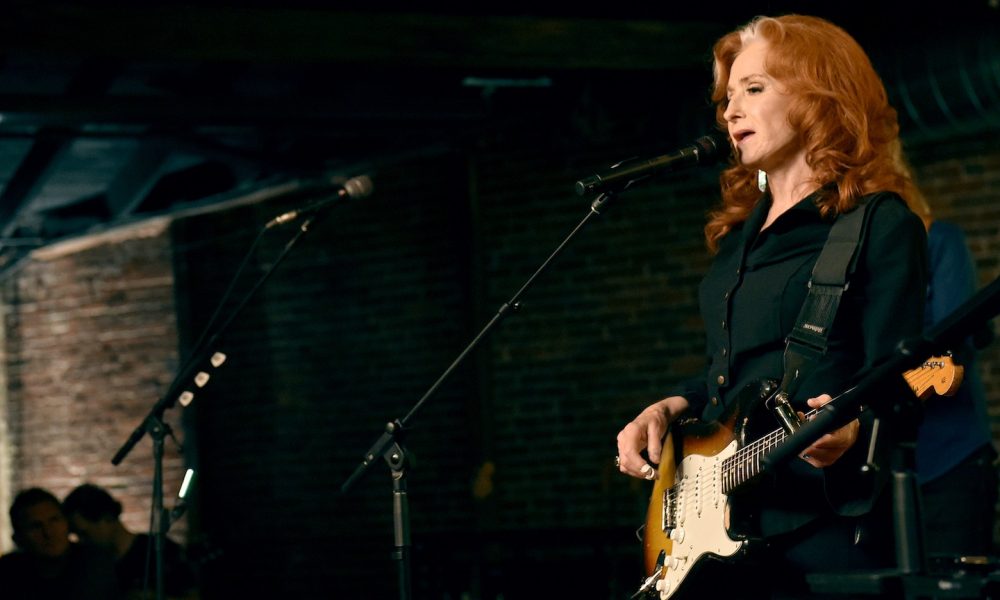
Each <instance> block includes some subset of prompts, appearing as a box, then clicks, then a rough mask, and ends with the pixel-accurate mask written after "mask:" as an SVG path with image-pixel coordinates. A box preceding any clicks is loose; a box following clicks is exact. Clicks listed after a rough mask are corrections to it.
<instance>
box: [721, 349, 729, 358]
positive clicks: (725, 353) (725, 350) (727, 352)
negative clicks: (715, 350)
mask: <svg viewBox="0 0 1000 600" xmlns="http://www.w3.org/2000/svg"><path fill="white" fill-rule="evenodd" d="M727 354H729V350H728V349H726V348H723V349H722V355H723V356H726V355H727Z"/></svg>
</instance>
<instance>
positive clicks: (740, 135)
mask: <svg viewBox="0 0 1000 600" xmlns="http://www.w3.org/2000/svg"><path fill="white" fill-rule="evenodd" d="M753 133H754V132H752V131H750V130H744V131H737V132H736V133H734V134H733V139H734V140H735V141H736V143H737V144H739V143H740V142H742V141H743V140H745V139H747V138H748V137H750V136H751V135H753Z"/></svg>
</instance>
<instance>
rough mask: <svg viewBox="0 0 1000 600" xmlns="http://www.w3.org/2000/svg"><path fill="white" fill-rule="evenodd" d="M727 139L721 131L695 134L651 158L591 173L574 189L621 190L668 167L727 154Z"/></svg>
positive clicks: (594, 191) (672, 168)
mask: <svg viewBox="0 0 1000 600" xmlns="http://www.w3.org/2000/svg"><path fill="white" fill-rule="evenodd" d="M728 150H729V140H728V139H727V137H726V136H725V135H724V134H722V133H713V134H711V135H706V136H702V137H700V138H698V139H697V140H695V141H694V144H691V145H690V146H685V147H684V148H681V149H680V150H678V151H676V152H673V153H671V154H664V155H662V156H655V157H653V158H647V159H639V158H633V159H629V160H625V161H622V162H620V163H618V164H616V165H612V166H611V167H610V168H608V169H607V170H605V171H601V172H600V173H597V174H595V175H591V176H590V177H585V178H583V179H581V180H579V181H577V182H576V193H577V194H578V195H580V196H586V195H589V194H597V193H600V192H620V191H622V190H624V189H626V188H628V187H629V186H630V185H632V184H635V183H639V182H642V181H645V180H647V179H650V178H651V177H654V176H656V175H659V174H661V173H667V172H670V171H677V170H680V169H684V168H687V167H693V166H695V165H709V164H712V163H714V162H715V161H716V160H719V159H721V158H724V157H725V156H727V155H728Z"/></svg>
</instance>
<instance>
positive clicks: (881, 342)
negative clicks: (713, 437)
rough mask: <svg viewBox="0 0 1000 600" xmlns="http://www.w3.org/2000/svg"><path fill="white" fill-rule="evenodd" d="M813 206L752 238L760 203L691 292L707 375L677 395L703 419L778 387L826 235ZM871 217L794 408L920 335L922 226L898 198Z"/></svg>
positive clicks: (763, 207) (795, 210)
mask: <svg viewBox="0 0 1000 600" xmlns="http://www.w3.org/2000/svg"><path fill="white" fill-rule="evenodd" d="M815 198H816V196H815V195H813V196H810V197H808V198H805V199H803V200H802V201H800V202H799V203H798V204H796V205H795V206H794V207H792V208H791V209H789V210H788V211H786V212H785V213H783V214H782V215H781V216H779V217H778V218H777V219H776V220H775V221H774V222H773V223H772V224H771V225H770V226H769V227H768V228H767V229H765V230H764V231H759V230H760V227H761V225H762V224H763V222H764V218H765V217H766V215H767V211H768V208H769V207H770V199H769V198H768V197H766V196H765V197H764V198H763V199H762V200H761V202H759V203H758V205H757V206H756V207H755V208H754V210H753V212H752V213H751V215H750V217H749V218H748V219H747V221H746V222H745V223H743V224H742V226H737V227H735V228H734V229H733V230H732V231H730V232H729V234H728V235H726V237H725V238H723V239H722V242H721V244H720V246H719V252H718V254H717V256H716V257H715V260H714V261H713V263H712V266H711V267H710V269H709V271H708V273H707V274H706V276H705V279H704V280H703V281H702V283H701V287H700V289H699V303H700V307H701V315H702V318H703V321H704V323H705V329H706V340H707V348H706V356H707V368H706V371H705V373H704V375H702V376H700V377H698V378H696V379H692V380H690V381H687V382H685V383H684V384H682V385H681V386H680V387H679V388H678V389H677V390H675V391H676V392H678V393H679V395H682V396H685V397H686V398H687V400H688V402H689V404H690V405H691V408H692V410H693V411H694V413H695V414H700V415H701V416H702V418H703V419H706V420H716V419H718V418H719V417H720V416H721V415H722V414H723V413H724V412H725V410H726V409H728V408H729V407H730V405H731V403H732V402H733V400H734V399H735V397H736V396H737V393H738V392H739V391H740V390H741V389H743V387H744V386H746V385H747V384H748V383H751V382H753V381H756V380H759V379H762V378H772V379H781V375H782V368H783V367H782V365H783V354H784V349H785V339H786V338H787V336H788V334H789V333H790V332H791V330H792V327H793V326H794V324H795V321H796V319H797V318H798V315H799V310H800V308H801V306H802V303H803V301H804V300H805V297H806V294H807V292H808V282H809V279H810V276H811V274H812V269H813V266H814V265H815V264H816V260H817V259H818V258H819V254H820V251H821V250H822V249H823V245H824V244H825V243H826V238H827V236H828V235H829V233H830V228H831V227H832V226H833V221H832V220H828V219H823V218H822V217H821V216H820V212H819V208H818V207H817V206H816V204H815ZM872 210H873V211H874V212H873V214H872V215H871V216H870V227H869V229H868V235H867V239H866V240H865V241H864V243H863V245H862V249H861V255H860V258H859V261H858V267H857V270H856V272H855V273H854V275H853V277H852V280H851V282H850V286H849V287H848V289H847V291H846V292H845V293H844V296H843V299H842V301H841V305H840V309H839V311H838V313H837V317H836V321H835V322H834V326H833V328H832V331H831V332H830V336H829V340H828V344H829V349H828V353H827V356H826V357H824V359H823V360H821V361H820V363H819V364H818V366H817V367H816V368H815V369H814V370H813V372H812V373H811V374H810V375H809V376H808V377H807V378H806V379H805V380H804V381H803V383H802V386H801V387H800V389H799V392H798V394H797V395H796V397H795V398H794V399H793V402H796V403H798V404H799V407H800V408H801V407H802V406H804V404H803V403H804V402H805V400H806V399H807V398H810V397H814V396H818V395H820V394H823V393H828V394H830V395H836V394H838V393H839V392H842V391H844V390H845V389H846V388H847V386H848V384H849V381H850V379H851V378H852V376H853V375H855V374H856V373H857V372H858V371H859V370H861V369H863V368H865V367H869V366H871V365H872V364H874V363H875V362H877V361H878V360H879V359H881V358H884V357H886V356H888V355H889V354H890V353H891V352H892V350H893V349H894V348H895V346H896V344H897V343H898V342H899V341H900V340H902V339H905V338H908V337H912V336H916V335H919V334H920V332H921V327H922V319H923V298H924V294H925V289H926V283H925V282H926V270H927V268H926V234H925V233H924V227H923V223H922V222H921V221H920V219H919V218H918V217H917V216H916V215H914V214H913V213H912V212H911V211H910V210H909V209H908V208H907V207H906V205H905V203H904V202H903V201H902V200H901V199H899V198H898V197H896V196H891V197H888V198H885V199H884V200H883V201H882V202H880V203H877V204H876V205H875V207H874V208H873V209H872Z"/></svg>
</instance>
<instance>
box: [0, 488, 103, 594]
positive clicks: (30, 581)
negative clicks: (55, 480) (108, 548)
mask: <svg viewBox="0 0 1000 600" xmlns="http://www.w3.org/2000/svg"><path fill="white" fill-rule="evenodd" d="M10 522H11V526H12V527H13V531H14V536H13V537H14V543H15V544H17V550H16V551H15V552H12V553H10V554H7V555H5V556H3V557H0V596H2V597H3V599H4V600H50V599H51V600H68V599H72V600H115V599H117V598H120V593H119V591H118V585H117V581H116V580H115V571H114V558H113V557H112V556H111V555H110V554H109V553H107V552H105V551H103V550H101V549H99V548H90V547H84V546H82V545H79V544H74V543H72V542H71V541H70V539H69V526H68V523H67V521H66V516H65V515H64V514H63V512H62V508H61V506H60V504H59V500H58V499H57V498H56V497H55V496H53V495H52V494H51V493H50V492H48V491H47V490H44V489H41V488H30V489H27V490H24V491H22V492H21V493H19V494H18V495H17V497H16V498H15V499H14V503H13V504H12V505H11V507H10Z"/></svg>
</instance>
